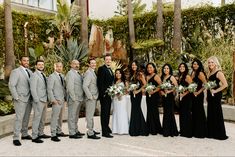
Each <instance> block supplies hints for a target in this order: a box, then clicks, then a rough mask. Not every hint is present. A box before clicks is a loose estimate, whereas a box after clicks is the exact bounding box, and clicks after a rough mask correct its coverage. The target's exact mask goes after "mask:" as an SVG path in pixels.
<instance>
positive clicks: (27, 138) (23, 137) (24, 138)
mask: <svg viewBox="0 0 235 157" xmlns="http://www.w3.org/2000/svg"><path fill="white" fill-rule="evenodd" d="M21 139H22V140H32V137H31V136H30V135H28V136H21Z"/></svg>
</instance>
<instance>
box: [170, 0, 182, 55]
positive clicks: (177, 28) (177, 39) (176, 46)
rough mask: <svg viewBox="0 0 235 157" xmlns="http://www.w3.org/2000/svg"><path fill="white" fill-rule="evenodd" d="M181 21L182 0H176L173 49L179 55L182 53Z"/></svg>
mask: <svg viewBox="0 0 235 157" xmlns="http://www.w3.org/2000/svg"><path fill="white" fill-rule="evenodd" d="M181 21H182V19H181V0H175V4H174V24H173V27H174V34H173V39H172V48H173V50H174V51H176V52H177V53H180V52H181Z"/></svg>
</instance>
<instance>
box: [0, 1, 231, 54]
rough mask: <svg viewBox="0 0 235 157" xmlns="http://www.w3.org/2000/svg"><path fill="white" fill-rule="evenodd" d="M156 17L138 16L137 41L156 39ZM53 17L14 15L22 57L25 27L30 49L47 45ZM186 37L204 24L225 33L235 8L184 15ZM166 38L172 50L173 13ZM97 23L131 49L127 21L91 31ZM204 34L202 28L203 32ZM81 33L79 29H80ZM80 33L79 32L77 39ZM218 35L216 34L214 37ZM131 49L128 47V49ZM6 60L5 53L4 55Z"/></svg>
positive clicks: (0, 43) (0, 28)
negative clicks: (42, 44) (25, 26)
mask: <svg viewBox="0 0 235 157" xmlns="http://www.w3.org/2000/svg"><path fill="white" fill-rule="evenodd" d="M156 16H157V15H156V13H155V12H149V13H145V14H143V15H139V16H136V17H135V18H134V23H135V32H136V39H137V40H138V39H149V38H152V37H154V36H155V32H156V27H155V25H156ZM50 18H52V17H46V16H42V15H33V14H24V13H20V12H16V11H14V12H13V29H14V34H13V35H14V48H15V54H16V56H17V57H18V56H19V55H20V54H23V53H24V44H25V42H24V27H23V26H24V24H25V22H27V21H28V22H29V25H28V30H29V43H28V46H29V47H34V45H37V44H39V43H41V42H47V37H48V35H47V34H46V30H47V29H48V28H50V27H51V25H50V21H49V19H50ZM182 18H183V20H182V22H183V23H182V33H183V37H184V38H188V39H189V40H191V38H192V36H193V32H194V31H195V28H196V27H197V26H198V25H199V26H200V24H201V22H202V21H204V23H205V24H206V26H207V27H208V28H210V29H211V31H212V32H215V24H216V23H217V24H218V23H219V25H220V26H221V27H222V29H224V28H225V20H229V21H230V22H231V21H232V20H233V25H234V23H235V4H230V5H225V6H223V7H211V6H206V7H201V8H190V9H186V10H183V11H182ZM164 20H165V22H164V38H165V48H166V49H169V48H170V46H171V43H170V42H171V38H172V30H173V28H172V22H173V12H172V11H169V12H165V13H164ZM92 23H96V24H98V25H100V26H103V29H104V31H105V30H107V29H108V27H109V26H111V27H112V29H113V33H114V38H115V39H121V40H123V41H124V42H126V44H127V45H128V42H129V38H128V37H129V35H128V20H127V17H125V16H123V17H113V18H110V19H108V20H89V30H90V28H91V24H92ZM199 29H200V31H201V30H202V28H201V27H200V28H199ZM77 30H79V28H77ZM78 34H79V33H78V31H76V32H75V36H77V35H78ZM212 34H215V33H212ZM127 47H128V46H127ZM0 49H1V51H2V52H4V13H3V8H2V7H1V8H0ZM0 55H1V56H2V53H1V54H0Z"/></svg>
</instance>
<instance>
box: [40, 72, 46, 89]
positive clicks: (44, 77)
mask: <svg viewBox="0 0 235 157" xmlns="http://www.w3.org/2000/svg"><path fill="white" fill-rule="evenodd" d="M41 74H42V77H43V79H44V81H45V85H46V86H47V79H46V76H45V75H44V74H43V73H41Z"/></svg>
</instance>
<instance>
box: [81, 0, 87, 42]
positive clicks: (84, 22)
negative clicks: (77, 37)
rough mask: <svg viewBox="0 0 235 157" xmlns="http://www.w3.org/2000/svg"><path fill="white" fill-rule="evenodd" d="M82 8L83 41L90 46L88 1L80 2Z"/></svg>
mask: <svg viewBox="0 0 235 157" xmlns="http://www.w3.org/2000/svg"><path fill="white" fill-rule="evenodd" d="M80 8H81V33H80V34H81V41H82V42H83V43H84V44H85V46H88V17H87V0H80Z"/></svg>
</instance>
